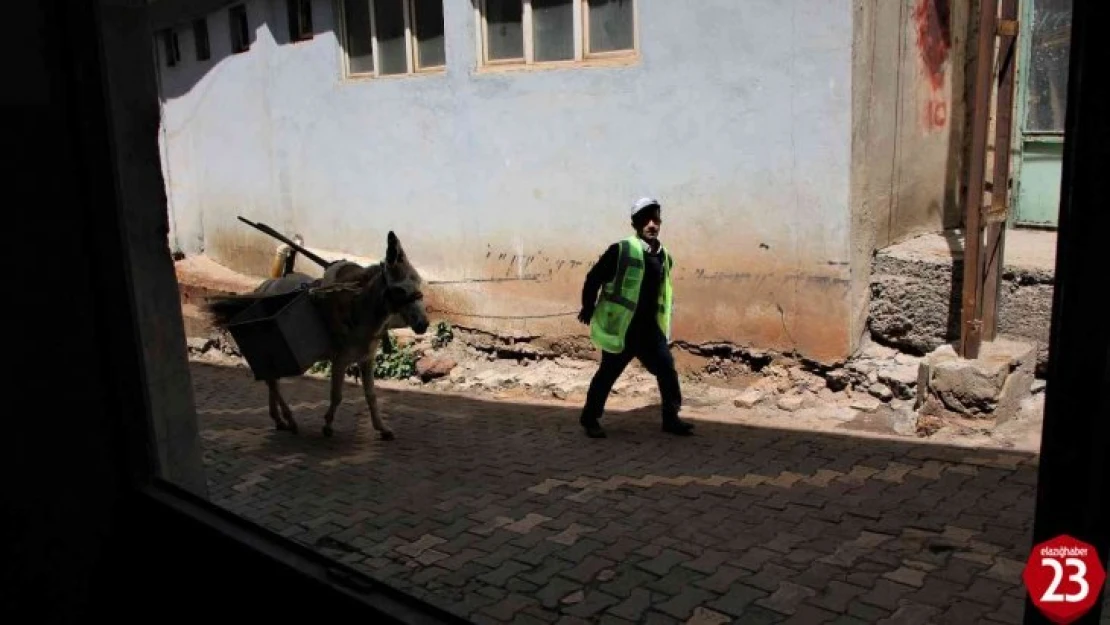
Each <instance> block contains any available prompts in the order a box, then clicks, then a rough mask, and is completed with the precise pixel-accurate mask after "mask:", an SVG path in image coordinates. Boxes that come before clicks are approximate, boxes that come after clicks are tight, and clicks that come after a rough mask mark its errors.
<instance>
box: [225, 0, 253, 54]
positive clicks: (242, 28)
mask: <svg viewBox="0 0 1110 625" xmlns="http://www.w3.org/2000/svg"><path fill="white" fill-rule="evenodd" d="M227 15H228V22H229V25H230V27H231V28H230V30H231V51H232V52H235V53H239V52H246V51H247V50H250V48H251V30H250V25H249V24H248V23H247V7H245V6H243V5H241V4H237V5H235V6H233V7H231V8H230V9H229V10H228V12H227Z"/></svg>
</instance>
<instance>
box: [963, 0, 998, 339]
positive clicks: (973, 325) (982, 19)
mask: <svg viewBox="0 0 1110 625" xmlns="http://www.w3.org/2000/svg"><path fill="white" fill-rule="evenodd" d="M997 23H998V0H981V1H980V4H979V52H978V57H977V58H978V60H977V62H976V72H975V99H974V101H973V103H972V123H971V163H970V167H969V172H968V183H967V196H966V197H965V198H964V211H965V213H964V214H965V218H964V230H965V233H964V259H963V263H964V271H963V294H962V295H963V297H962V300H961V309H960V355H961V356H963V357H964V358H969V359H970V358H977V357H978V356H979V346H980V344H981V343H982V318H981V313H980V310H981V306H980V304H981V301H980V296H981V294H982V290H983V283H982V275H983V268H982V264H983V261H982V258H981V253H980V252H981V248H982V244H983V239H982V237H983V227H982V221H983V220H982V216H983V186H984V176H985V170H986V167H987V163H986V156H987V122H988V118H989V113H990V104H991V83H992V80H991V79H992V78H993V75H994V68H993V67H992V66H993V61H994V37H995V28H996V26H997Z"/></svg>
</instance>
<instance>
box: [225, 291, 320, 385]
mask: <svg viewBox="0 0 1110 625" xmlns="http://www.w3.org/2000/svg"><path fill="white" fill-rule="evenodd" d="M227 329H228V332H230V333H231V336H232V338H234V339H235V343H236V344H237V345H238V346H239V352H240V353H241V354H243V358H244V359H246V361H247V365H248V366H250V369H251V372H252V373H254V379H256V380H273V379H277V378H286V377H296V376H299V375H302V374H304V372H305V371H307V370H308V369H309V367H311V366H312V365H313V364H315V363H316V362H318V361H320V360H323V359H324V358H326V357H327V355H328V351H329V349H330V348H331V338H330V335H329V334H328V331H327V327H326V326H325V325H324V322H323V320H322V319H321V318H320V314H319V312H318V311H317V308H316V304H315V303H314V302H313V299H312V295H311V294H310V293H309V292H308V290H304V289H302V290H299V291H294V292H292V293H283V294H281V295H273V296H270V297H266V298H264V299H260V300H258V301H257V302H255V303H254V304H252V305H251V306H250V307H249V308H247V309H246V310H244V311H243V312H241V313H239V314H238V315H236V316H235V318H233V319H232V320H231V322H230V323H229V324H228V326H227Z"/></svg>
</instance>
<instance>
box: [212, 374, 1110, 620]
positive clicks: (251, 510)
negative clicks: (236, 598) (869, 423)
mask: <svg viewBox="0 0 1110 625" xmlns="http://www.w3.org/2000/svg"><path fill="white" fill-rule="evenodd" d="M192 375H193V382H194V387H195V391H196V401H197V407H198V412H199V414H200V419H201V427H202V435H203V437H204V444H205V451H206V453H205V461H206V465H207V470H208V475H209V488H210V496H211V497H212V499H213V500H214V501H215V502H216V503H217V504H219V505H221V506H223V507H226V508H228V509H230V510H232V511H234V512H236V513H239V514H241V515H243V516H244V517H246V518H248V519H251V520H253V521H255V522H257V523H260V524H261V525H263V526H265V527H267V528H270V529H273V530H275V531H277V532H279V533H281V534H283V535H285V536H289V537H292V538H293V539H295V540H297V541H301V542H304V543H307V544H310V545H313V546H315V547H316V548H318V549H320V550H322V551H324V552H325V553H327V554H329V555H331V556H334V557H335V558H337V559H339V560H342V561H344V562H347V563H351V564H353V565H355V566H357V567H359V568H362V569H364V570H365V571H366V572H367V573H369V574H370V575H371V576H373V577H375V578H378V579H381V580H384V581H386V582H388V583H390V584H393V585H396V586H398V587H400V588H402V589H404V590H406V591H409V592H412V593H414V594H416V595H418V596H420V597H421V598H423V599H425V600H428V601H431V602H433V603H436V604H438V605H440V606H443V607H446V608H447V609H449V610H451V611H453V612H456V613H459V614H461V615H463V616H466V617H467V618H469V619H470V620H472V621H474V622H477V623H486V622H488V623H509V622H512V623H523V624H526V623H554V622H560V623H575V622H599V623H612V624H619V623H680V622H688V621H693V622H697V623H703V624H712V623H727V622H742V623H780V622H781V623H804V624H817V623H838V624H848V623H938V624H939V623H986V624H990V623H1020V622H1021V618H1022V612H1023V609H1024V596H1025V594H1024V593H1025V591H1024V588H1023V586H1022V584H1021V571H1022V568H1023V567H1024V563H1025V560H1026V558H1027V556H1028V552H1029V549H1030V546H1031V545H1030V537H1031V535H1032V519H1033V508H1034V496H1035V484H1036V459H1035V458H1034V457H1032V456H1028V455H1024V454H1019V453H1013V452H1000V451H998V450H975V449H969V448H957V447H946V446H939V445H934V444H923V443H921V444H919V443H914V442H912V441H907V442H901V441H894V440H884V439H874V438H862V437H850V436H837V435H832V434H826V433H811V432H803V431H787V430H777V429H768V428H756V427H749V426H740V425H734V424H726V423H714V422H709V421H698V429H697V435H696V436H694V437H690V438H677V437H671V436H667V435H665V434H663V433H661V432H660V431H659V423H658V417H657V415H656V413H655V411H654V410H649V409H638V410H632V411H630V412H624V413H616V414H613V413H611V414H610V415H609V416H607V417H606V419H605V426H606V427H607V429H608V430H609V433H610V437H609V438H608V439H605V440H591V439H587V438H585V437H584V436H583V435H582V433H581V430H580V428H579V426H578V424H577V414H578V413H577V406H574V405H571V404H555V403H552V404H548V405H540V404H521V403H512V402H509V401H488V400H480V399H475V398H466V397H458V396H448V395H442V394H431V393H424V392H421V391H419V390H407V389H406V390H397V389H396V388H393V389H380V390H379V398H380V403H381V406H382V408H383V412H384V415H385V418H386V420H387V422H388V423H389V424H390V426H391V427H392V428H393V430H394V431H395V432H396V434H397V439H396V440H395V441H392V442H383V441H380V440H378V438H377V436H376V435H375V433H374V432H373V430H372V429H371V427H370V424H369V416H368V412H367V410H366V406H365V402H364V400H363V397H362V392H361V389H359V387H357V386H354V385H352V386H348V387H347V388H346V390H345V403H344V405H343V407H342V408H341V409H340V411H339V413H338V415H337V417H336V420H335V435H334V437H332V438H324V437H323V436H322V435H321V434H320V427H321V425H322V418H321V416H322V414H323V412H324V409H325V407H326V398H327V385H326V383H325V382H323V381H319V380H315V379H308V378H304V379H295V380H288V381H285V382H283V384H282V389H283V392H284V395H285V397H286V399H287V400H288V401H289V403H290V404H291V405H292V406H293V410H294V413H295V415H296V418H297V420H298V422H299V424H300V429H301V434H300V435H299V436H293V435H290V434H289V433H286V432H275V431H274V430H273V426H272V423H271V421H270V418H269V416H268V412H267V407H266V406H267V401H266V392H265V385H263V384H262V383H260V382H255V381H254V380H253V378H252V376H251V374H250V372H249V371H248V370H246V369H242V368H221V367H216V366H211V365H205V364H199V363H194V364H193V365H192ZM694 419H695V420H696V419H697V417H696V416H695V417H694ZM1103 623H1110V611H1108V615H1107V616H1105V617H1104V619H1103Z"/></svg>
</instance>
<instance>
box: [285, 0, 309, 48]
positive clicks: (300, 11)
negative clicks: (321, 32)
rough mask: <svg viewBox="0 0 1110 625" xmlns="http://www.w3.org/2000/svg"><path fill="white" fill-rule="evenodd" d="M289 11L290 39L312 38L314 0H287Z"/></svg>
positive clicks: (302, 39)
mask: <svg viewBox="0 0 1110 625" xmlns="http://www.w3.org/2000/svg"><path fill="white" fill-rule="evenodd" d="M285 5H286V9H287V11H288V13H289V41H304V40H306V39H312V0H285Z"/></svg>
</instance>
